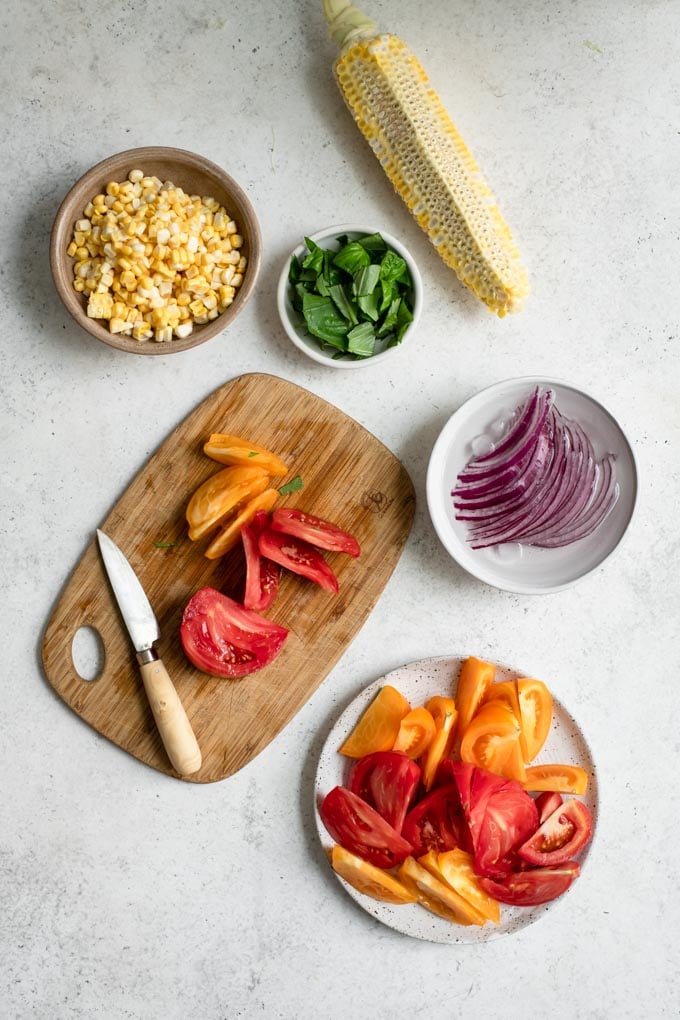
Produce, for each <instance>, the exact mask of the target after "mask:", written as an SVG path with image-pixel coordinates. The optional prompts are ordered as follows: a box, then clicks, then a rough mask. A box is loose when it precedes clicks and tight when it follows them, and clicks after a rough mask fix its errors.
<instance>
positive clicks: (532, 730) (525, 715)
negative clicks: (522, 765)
mask: <svg viewBox="0 0 680 1020" xmlns="http://www.w3.org/2000/svg"><path fill="white" fill-rule="evenodd" d="M517 697H518V701H519V710H520V715H519V720H520V723H521V725H522V733H523V735H524V742H525V744H526V749H527V753H526V761H533V759H534V758H535V757H536V755H537V754H538V753H539V752H540V750H541V748H542V747H543V745H544V744H545V742H546V740H547V739H548V734H549V733H550V725H551V723H552V714H553V700H552V695H551V693H550V691H549V690H548V688H547V687H546V685H545V684H544V683H543V681H542V680H530V679H528V678H524V679H522V680H518V681H517Z"/></svg>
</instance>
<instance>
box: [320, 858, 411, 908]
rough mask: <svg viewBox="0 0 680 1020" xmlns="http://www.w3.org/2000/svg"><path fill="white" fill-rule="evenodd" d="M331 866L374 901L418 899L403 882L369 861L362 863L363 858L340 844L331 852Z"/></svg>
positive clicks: (392, 901)
mask: <svg viewBox="0 0 680 1020" xmlns="http://www.w3.org/2000/svg"><path fill="white" fill-rule="evenodd" d="M331 864H332V866H333V871H335V872H337V873H338V875H340V877H341V878H344V879H345V881H346V882H349V884H350V885H351V886H353V887H354V888H355V889H357V890H358V892H360V893H363V894H364V895H365V896H371V897H372V898H373V899H374V900H382V901H383V902H384V903H415V902H416V901H417V899H418V897H417V896H416V894H415V893H414V892H413V891H412V890H410V889H407V888H406V886H405V885H404V884H403V882H400V881H399V879H398V878H395V876H394V875H391V874H390V873H389V871H383V869H382V868H376V867H375V865H374V864H369V863H368V861H362V859H361V857H357V856H356V854H352V853H350V852H349V850H345V848H344V847H342V846H339V845H338V844H336V845H335V846H334V847H333V850H332V851H331Z"/></svg>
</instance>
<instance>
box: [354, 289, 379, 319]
mask: <svg viewBox="0 0 680 1020" xmlns="http://www.w3.org/2000/svg"><path fill="white" fill-rule="evenodd" d="M357 304H358V305H359V308H360V309H361V311H362V312H363V313H364V315H367V316H368V318H369V319H370V320H371V322H377V321H378V314H379V313H378V295H377V294H375V293H373V294H365V295H364V294H361V295H359V297H358V298H357Z"/></svg>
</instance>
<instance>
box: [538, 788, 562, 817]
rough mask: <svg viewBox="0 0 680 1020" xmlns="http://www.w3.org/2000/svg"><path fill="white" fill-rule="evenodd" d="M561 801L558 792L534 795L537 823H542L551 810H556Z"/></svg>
mask: <svg viewBox="0 0 680 1020" xmlns="http://www.w3.org/2000/svg"><path fill="white" fill-rule="evenodd" d="M561 803H562V795H561V794H559V793H550V792H548V791H546V792H545V793H539V795H538V797H536V810H537V811H538V824H539V825H543V822H544V821H545V820H546V818H549V817H550V815H551V814H552V813H553V811H557V809H558V807H559V806H560V804H561Z"/></svg>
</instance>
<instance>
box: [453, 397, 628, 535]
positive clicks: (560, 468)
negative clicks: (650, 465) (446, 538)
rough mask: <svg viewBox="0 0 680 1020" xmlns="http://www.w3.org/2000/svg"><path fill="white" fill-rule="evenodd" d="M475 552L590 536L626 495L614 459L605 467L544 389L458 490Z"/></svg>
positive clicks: (461, 478)
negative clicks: (516, 544)
mask: <svg viewBox="0 0 680 1020" xmlns="http://www.w3.org/2000/svg"><path fill="white" fill-rule="evenodd" d="M451 495H452V497H453V505H454V508H455V510H456V520H459V521H465V522H466V524H467V526H468V532H469V534H468V540H469V542H470V544H471V545H472V547H473V548H474V549H483V548H486V547H489V546H495V545H503V544H505V543H507V542H518V543H522V544H524V545H536V546H541V547H543V548H557V547H559V546H563V545H569V544H571V543H572V542H576V541H578V540H579V539H581V538H585V537H587V535H590V534H592V532H593V531H594V530H595V529H596V528H598V527H599V526H600V525H601V524H602V522H603V520H604V519H605V517H607V515H608V514H609V513H610V512H611V510H612V508H613V506H614V504H615V503H616V500H617V499H618V496H619V486H618V484H617V482H616V478H615V474H614V456H613V455H612V454H607V455H606V456H605V457H603V458H602V460H600V461H598V460H597V458H596V455H595V451H594V449H593V446H592V443H591V442H590V439H589V438H588V436H587V435H586V433H585V431H584V430H583V428H582V426H581V425H580V424H579V423H578V422H575V421H572V420H571V419H569V418H566V417H564V415H562V414H561V413H560V412H559V410H558V409H557V408H556V407H555V406H554V393H553V391H552V390H549V389H545V390H544V389H541V388H540V387H536V389H535V390H534V391H533V392H532V394H531V395H530V396H529V398H528V399H527V400H526V401H525V403H524V405H523V406H520V407H519V408H518V409H517V411H516V412H515V414H514V416H513V418H512V420H511V424H510V426H509V428H508V430H507V432H506V434H505V436H504V437H503V438H502V439H501V442H500V443H499V444H498V446H496V447H495V449H493V450H490V451H489V452H487V453H484V454H483V455H481V456H478V457H475V458H473V459H472V460H471V461H470V462H469V463H468V464H467V465H466V466H465V468H464V469H463V470H462V471H461V472H460V473H459V475H458V478H457V479H456V486H455V488H454V489H453V490H452V492H451Z"/></svg>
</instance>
